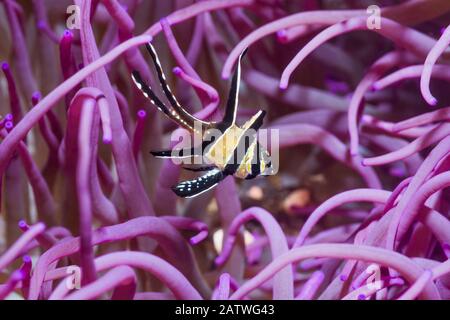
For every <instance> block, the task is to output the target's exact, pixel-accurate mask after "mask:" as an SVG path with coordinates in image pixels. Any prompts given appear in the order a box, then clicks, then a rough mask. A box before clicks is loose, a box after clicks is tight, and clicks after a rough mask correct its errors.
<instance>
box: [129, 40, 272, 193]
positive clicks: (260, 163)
mask: <svg viewBox="0 0 450 320" xmlns="http://www.w3.org/2000/svg"><path fill="white" fill-rule="evenodd" d="M146 48H147V50H148V52H149V53H150V56H151V57H152V60H153V63H154V65H155V68H156V72H157V74H158V78H159V82H160V84H161V87H162V90H163V92H164V94H165V96H166V97H167V100H168V101H169V103H170V105H171V107H168V106H166V105H165V104H164V103H163V102H162V101H161V100H160V99H159V98H158V96H156V94H155V93H154V92H153V90H152V89H151V88H150V86H149V85H148V84H147V83H146V82H145V81H144V80H143V79H142V77H141V76H140V74H139V72H138V71H133V72H132V79H133V81H134V83H135V84H136V86H137V87H138V88H139V89H140V90H141V91H142V93H143V94H144V96H145V97H147V98H148V99H150V101H151V102H152V104H154V105H155V106H156V107H157V108H158V109H159V110H160V111H162V112H163V113H164V114H165V115H166V116H167V117H168V118H170V119H172V120H173V121H175V122H176V123H177V124H178V125H180V126H181V127H183V128H185V129H187V130H189V131H191V132H193V133H197V131H198V129H197V128H201V134H202V138H203V143H202V145H201V146H200V147H194V148H191V149H182V150H166V151H157V152H151V153H152V154H153V155H154V156H155V157H161V158H186V157H193V156H202V157H204V158H206V160H207V162H208V163H209V164H210V165H208V166H204V167H200V168H194V169H190V168H185V169H187V170H192V171H207V173H206V174H205V175H203V176H201V177H199V178H197V179H194V180H189V181H184V182H181V183H179V184H178V185H176V186H174V187H173V188H172V189H173V191H174V192H175V193H176V194H177V195H178V196H180V197H183V198H191V197H194V196H197V195H200V194H202V193H204V192H206V191H208V190H210V189H212V188H214V187H215V186H216V185H217V184H218V183H219V182H220V181H222V180H223V179H224V178H226V177H227V176H230V175H233V176H235V177H238V178H241V179H253V178H255V177H256V176H258V175H270V174H272V173H273V168H272V164H271V159H270V156H269V153H268V151H267V150H266V149H265V148H264V147H263V146H261V145H260V144H259V143H258V141H257V139H256V133H257V130H258V129H259V128H260V127H261V125H262V123H263V118H264V116H265V114H266V113H265V111H263V110H260V111H259V112H258V113H256V114H255V115H254V116H253V117H252V118H251V119H250V120H248V121H247V122H246V123H245V124H244V125H243V126H242V127H239V126H238V125H237V124H236V112H237V106H238V93H239V84H240V79H241V59H242V57H243V56H244V55H245V53H246V51H247V50H244V51H243V52H242V53H241V55H240V56H239V61H238V64H237V68H236V70H235V72H234V75H233V79H232V82H231V89H230V92H229V96H228V101H227V105H226V108H225V115H224V117H223V119H222V121H220V122H208V121H203V120H200V119H198V118H196V117H194V116H193V115H191V114H190V113H189V112H187V111H186V110H185V109H184V108H183V107H182V106H181V105H180V103H179V102H178V101H177V99H176V97H175V96H174V95H173V94H172V91H171V90H170V88H169V86H168V84H167V82H166V77H165V75H164V72H163V70H162V67H161V63H160V61H159V59H158V55H157V53H156V51H155V49H154V47H153V45H152V44H151V43H148V44H147V45H146ZM217 132H219V133H220V135H219V136H215V135H214V134H213V133H217Z"/></svg>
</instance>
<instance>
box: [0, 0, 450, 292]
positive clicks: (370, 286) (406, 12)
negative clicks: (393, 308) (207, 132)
mask: <svg viewBox="0 0 450 320" xmlns="http://www.w3.org/2000/svg"><path fill="white" fill-rule="evenodd" d="M0 8H1V9H0V17H1V18H0V32H1V34H2V41H1V43H0V60H1V61H2V63H1V69H2V72H1V73H0V102H1V104H0V114H1V120H0V139H1V142H0V176H1V186H2V190H1V214H0V299H26V300H37V299H40V300H46V299H130V300H133V299H134V300H158V299H159V300H162V299H164V300H167V299H206V300H208V299H221V300H227V299H277V300H280V299H283V300H284V299H286V300H291V299H298V300H312V299H353V300H396V299H450V260H448V257H450V221H449V218H450V194H449V190H448V188H447V187H449V186H450V172H449V169H450V157H449V155H450V123H448V122H449V120H450V107H448V106H449V105H450V99H449V97H448V94H447V93H448V86H449V83H448V82H449V81H450V65H447V62H449V63H450V60H449V59H450V49H449V48H448V47H449V44H450V26H448V25H449V24H450V1H448V0H367V1H366V0H342V1H326V0H323V1H319V0H299V1H287V0H284V1H283V0H204V1H201V0H181V1H172V0H170V1H169V0H168V1H157V0H154V1H142V0H74V1H70V0H63V1H45V0H33V1H16V0H1V1H0ZM418 12H420V14H417V13H418ZM148 42H151V43H152V44H153V46H154V47H155V48H156V50H157V51H158V53H159V56H160V57H161V66H162V68H163V69H164V70H165V71H166V74H167V76H168V77H167V81H168V83H169V84H170V85H171V87H172V88H173V93H174V94H175V95H176V96H177V98H178V99H179V101H180V103H181V104H182V105H183V106H185V108H186V109H188V111H189V112H190V113H192V114H193V115H195V117H197V118H199V119H202V120H210V121H213V120H214V121H215V120H217V119H220V117H221V115H222V114H223V113H224V107H223V106H224V105H225V101H226V95H227V92H228V89H229V86H230V78H231V75H232V73H233V71H234V70H235V68H236V64H237V60H238V58H239V55H240V54H241V53H242V52H243V51H244V49H246V48H248V53H247V56H246V57H245V58H244V60H243V65H242V81H241V83H240V89H241V91H240V100H239V109H238V114H237V120H238V122H239V123H243V122H245V121H246V120H247V119H249V118H250V117H251V116H252V115H253V114H255V113H256V112H257V111H258V110H260V109H264V110H266V111H267V116H266V119H265V121H264V125H263V128H264V129H270V132H272V133H275V136H274V137H271V138H272V139H269V141H267V143H268V145H271V146H272V147H275V149H274V148H271V150H272V152H273V154H272V156H275V153H276V158H277V160H278V161H277V171H278V172H277V173H276V174H275V175H271V176H268V177H257V178H255V179H251V180H240V179H235V178H233V177H231V176H230V177H227V178H226V179H225V180H224V181H222V182H221V183H219V184H218V185H217V187H216V188H215V189H213V190H211V191H208V192H206V193H204V194H202V195H201V196H198V197H195V198H192V199H182V198H179V197H177V196H176V195H175V194H174V192H173V191H172V187H173V186H174V185H176V184H177V183H178V182H179V181H181V180H183V179H185V180H186V179H191V178H193V177H194V176H195V174H196V173H193V172H189V171H183V170H182V167H181V166H180V164H178V163H175V162H173V161H171V160H170V159H164V160H161V159H157V158H154V157H153V156H152V155H151V154H150V151H151V150H161V149H163V148H167V147H168V146H170V147H173V146H174V145H175V144H176V143H177V142H178V139H179V138H183V137H186V135H187V133H186V131H185V130H184V129H182V128H178V127H176V126H175V125H174V123H173V122H170V121H168V120H167V119H166V118H164V117H163V115H162V114H161V113H160V112H158V110H157V108H156V107H155V106H154V105H152V104H151V103H150V101H148V100H147V99H145V97H144V96H143V95H142V94H141V92H140V91H139V90H138V89H137V88H136V87H135V86H134V84H133V82H132V81H131V73H132V72H133V71H135V70H136V71H137V72H139V74H140V75H142V78H143V79H144V80H145V81H146V82H148V83H149V84H150V85H151V86H152V87H153V88H157V89H158V88H159V85H157V78H156V74H155V73H154V68H152V65H151V63H150V61H151V60H150V58H149V56H148V54H147V53H146V52H145V51H144V50H143V48H144V45H145V44H146V43H148ZM168 70H172V72H167V71H168ZM157 93H158V94H159V93H161V92H157ZM174 137H177V139H174ZM277 148H278V149H277Z"/></svg>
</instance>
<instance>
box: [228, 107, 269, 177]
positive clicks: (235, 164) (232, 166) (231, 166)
mask: <svg viewBox="0 0 450 320" xmlns="http://www.w3.org/2000/svg"><path fill="white" fill-rule="evenodd" d="M265 115H266V112H265V111H264V110H261V111H259V112H258V114H257V117H256V119H255V120H254V121H253V123H251V124H250V125H249V127H248V128H247V129H246V130H245V131H244V132H243V134H242V136H241V138H240V139H239V141H238V143H237V145H236V147H235V148H234V151H233V155H232V156H231V158H230V159H229V161H228V163H227V165H226V166H225V168H224V169H223V172H224V173H225V174H227V175H228V174H229V175H232V174H234V173H235V172H236V171H237V169H238V168H239V166H240V165H241V163H242V161H243V159H244V157H245V154H246V153H247V150H248V148H249V146H250V145H251V144H252V143H253V141H255V140H256V131H257V130H258V129H259V128H260V127H261V126H262V124H263V119H264V116H265ZM248 132H251V135H248ZM243 147H244V148H243ZM241 150H245V152H244V153H243V154H240V152H239V151H241Z"/></svg>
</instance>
